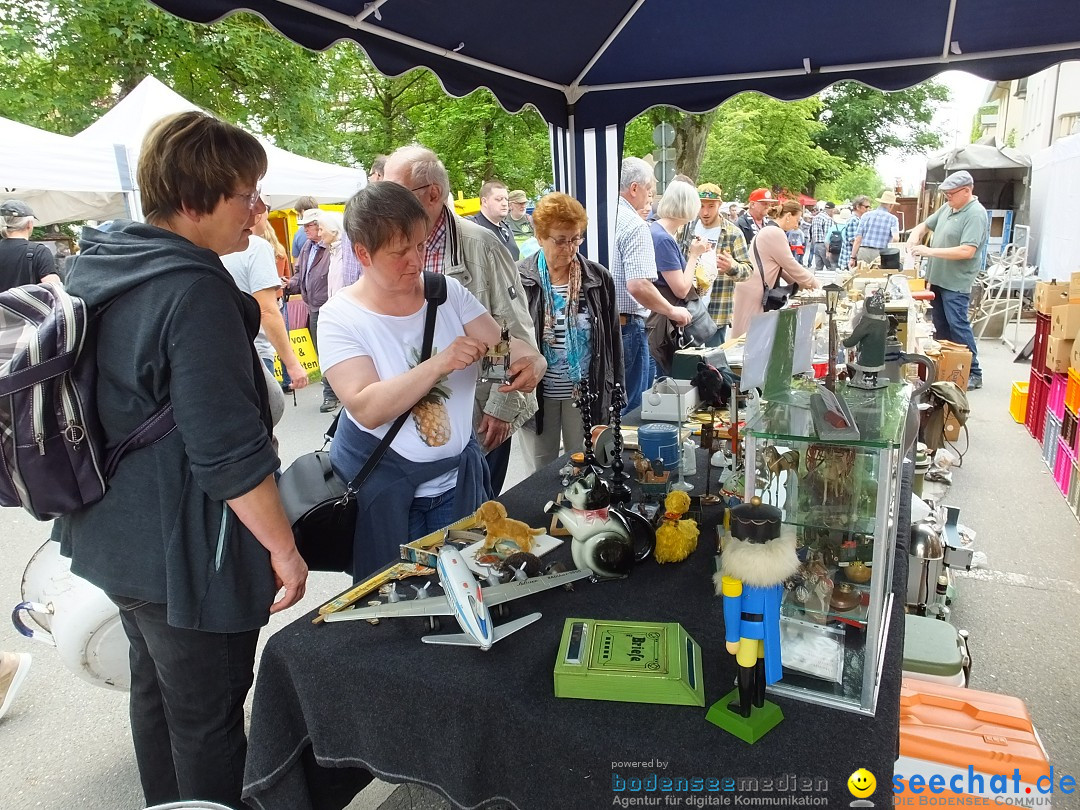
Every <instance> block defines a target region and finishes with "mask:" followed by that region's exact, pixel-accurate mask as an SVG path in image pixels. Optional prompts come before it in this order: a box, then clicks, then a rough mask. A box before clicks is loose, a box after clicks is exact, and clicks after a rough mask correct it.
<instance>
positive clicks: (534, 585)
mask: <svg viewBox="0 0 1080 810" xmlns="http://www.w3.org/2000/svg"><path fill="white" fill-rule="evenodd" d="M435 571H436V573H438V575H439V584H440V585H442V588H443V591H444V592H445V596H441V597H440V596H429V595H428V593H427V586H426V585H425V586H424V588H416V589H415V590H416V598H415V599H411V600H409V601H401V597H400V595H398V593H397V590H396V588H395V589H394V590H392V591H391V593H390V601H389V602H387V603H386V604H382V605H378V606H374V607H366V608H351V609H349V610H341V611H338V612H336V613H328V614H327V615H326V621H327V622H344V621H349V620H353V619H384V618H397V617H401V616H453V617H454V618H455V619H457V622H458V624H459V625H461V629H462V630H464V631H465V632H464V633H452V634H446V635H439V636H424V637H423V638H421V641H423V642H424V643H426V644H454V645H459V646H466V647H479V648H480V649H481V650H489V649H491V645H492V644H494V643H495V642H496V641H502V640H503V639H504V638H506V637H507V636H508V635H510V634H511V633H515V632H517V631H518V630H520V629H521V628H523V627H528V626H529V625H530V624H532V623H533V622H535V621H536V620H537V619H539V618H540V614H539V613H530V614H529V615H528V616H522V617H521V618H520V619H515V620H513V621H510V622H506V623H505V624H502V625H499V626H498V627H496V626H495V625H494V624H493V623H492V621H491V615H490V614H489V613H488V608H489V607H495V606H496V605H501V604H502V603H503V602H509V601H510V600H512V599H520V598H521V597H523V596H530V595H531V594H534V593H540V592H541V591H546V590H549V589H551V588H557V587H558V586H560V585H566V584H567V583H570V582H575V581H576V580H579V579H584V578H585V577H589V576H592V571H589V570H573V571H563V572H560V573H557V574H546V575H545V576H540V577H533V578H532V579H528V578H526V576H525V573H524V571H523V570H521V571H515V578H514V579H513V580H511V581H510V582H507V583H505V584H502V585H490V586H488V587H487V588H481V587H480V583H479V582H477V581H476V577H475V576H473V573H472V571H470V570H469V567H468V566H467V565H466V564H465V561H464V560H462V559H461V553H460V552H459V551H458V550H457V549H456V548H454V547H453V546H451V545H445V546H443V547H442V548H441V549H439V557H438V563H437V565H436V568H435ZM430 584H431V583H430V582H429V583H428V585H430Z"/></svg>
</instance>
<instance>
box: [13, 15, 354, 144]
mask: <svg viewBox="0 0 1080 810" xmlns="http://www.w3.org/2000/svg"><path fill="white" fill-rule="evenodd" d="M0 39H2V41H3V42H4V44H5V52H4V56H3V57H2V58H3V60H4V63H5V64H4V67H5V69H6V73H5V81H4V82H3V83H2V84H0V109H3V110H4V111H5V114H6V115H8V116H10V117H13V118H16V119H17V120H20V121H23V122H25V123H28V124H32V125H34V126H40V127H43V128H45V129H49V130H52V131H54V132H60V133H63V134H74V133H76V132H78V131H80V130H82V129H83V128H85V127H86V126H87V125H89V124H90V123H92V122H93V121H94V120H95V119H97V118H98V117H100V116H101V114H102V113H103V112H105V111H106V110H108V109H109V108H110V107H111V106H112V105H113V104H115V103H116V102H117V101H119V100H120V99H121V98H123V97H124V96H125V95H127V93H129V92H130V91H131V90H132V89H134V87H135V86H136V85H137V84H138V83H139V82H140V81H141V80H142V79H143V78H144V77H145V76H147V75H153V76H156V77H157V78H159V79H161V80H162V81H163V82H165V83H166V84H167V85H169V86H170V87H173V88H174V89H175V90H176V91H177V92H178V93H180V94H181V95H183V96H185V97H186V98H188V99H189V100H190V101H192V102H194V103H195V104H198V105H199V106H201V107H204V108H206V109H209V110H211V111H212V112H214V113H216V114H218V115H220V116H221V117H222V118H225V119H226V120H229V121H233V122H235V123H237V124H240V125H242V126H245V127H247V128H248V129H250V130H252V131H255V132H260V133H263V134H265V135H267V136H269V137H270V138H271V139H273V140H274V141H275V142H277V143H278V144H279V145H281V146H283V147H284V148H286V149H292V150H294V151H299V152H302V153H304V154H307V155H310V156H312V157H317V158H324V159H325V158H332V157H334V155H333V154H332V152H333V149H332V144H333V141H332V138H331V137H330V136H329V135H328V134H327V133H331V132H333V128H332V127H330V126H328V121H327V113H328V110H327V105H326V104H325V103H324V92H325V91H324V71H323V70H322V69H321V66H320V60H321V56H320V55H319V54H316V53H313V52H310V51H306V50H304V49H303V48H300V47H299V46H297V45H294V44H293V43H291V42H289V41H288V40H287V39H285V38H284V37H282V36H281V35H280V34H278V33H277V32H276V31H273V30H272V29H271V28H270V27H269V26H267V25H266V23H265V22H263V21H262V20H261V19H260V18H258V17H255V16H253V15H248V14H242V15H234V16H231V17H229V18H227V19H226V20H223V21H221V22H220V23H217V24H215V25H212V26H203V25H196V24H194V23H188V22H185V21H183V20H180V19H179V18H177V17H175V16H173V15H171V14H167V13H166V12H164V11H161V10H160V9H158V8H156V7H154V6H152V5H150V4H149V3H146V2H144V0H90V1H89V2H87V1H86V0H28V2H26V3H22V4H8V6H7V7H6V9H5V11H4V12H3V16H2V17H0ZM9 44H15V47H14V49H13V50H11V51H8V50H7V47H6V46H8V45H9ZM105 54H107V55H108V57H107V58H105V57H104V55H105Z"/></svg>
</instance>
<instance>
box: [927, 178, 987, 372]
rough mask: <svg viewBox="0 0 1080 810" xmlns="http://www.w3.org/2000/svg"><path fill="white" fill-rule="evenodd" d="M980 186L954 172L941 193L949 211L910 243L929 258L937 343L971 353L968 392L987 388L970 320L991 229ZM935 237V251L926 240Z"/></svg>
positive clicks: (940, 213) (942, 210)
mask: <svg viewBox="0 0 1080 810" xmlns="http://www.w3.org/2000/svg"><path fill="white" fill-rule="evenodd" d="M974 187H975V180H974V179H973V178H972V177H971V175H970V174H969V173H968V172H953V173H952V174H950V175H949V176H948V177H946V178H945V179H944V180H943V181H942V182H941V185H940V186H938V189H939V190H940V191H941V193H942V194H944V195H945V202H946V205H943V206H941V207H940V208H939V209H938V210H937V211H935V212H934V213H932V214H931V215H930V216H929V217H927V218H926V221H924V222H920V223H919V224H918V225H916V226H915V229H914V230H913V231H912V232H911V235H910V236H909V237H908V240H907V249H908V252H909V253H910V254H911V255H912V256H915V257H918V258H923V257H925V258H927V259H928V260H929V261H928V262H927V265H928V267H927V271H926V281H927V283H928V284H929V285H930V289H931V290H933V291H934V300H933V301H932V302H931V304H930V314H931V315H932V316H933V320H934V337H935V338H937V339H938V340H951V341H953V342H954V343H962V344H964V345H965V346H967V347H968V348H969V349H970V350H971V375H970V377H969V378H968V385H967V387H968V390H969V391H973V390H975V389H976V388H982V368H981V367H980V366H979V356H978V353H977V351H976V347H975V335H974V334H973V333H972V331H971V321H970V320H969V319H968V307H969V305H970V303H971V285H972V284H974V283H975V276H977V275H978V274H979V271H980V270H982V267H983V262H984V260H985V258H986V244H987V242H988V240H989V236H990V234H989V228H988V226H987V221H986V209H985V208H983V206H982V203H980V202H979V198H978V197H976V196H975V194H974ZM928 233H929V234H931V239H930V246H929V247H927V246H926V245H924V244H923V243H922V242H923V239H924V238H925V237H926V235H927V234H928Z"/></svg>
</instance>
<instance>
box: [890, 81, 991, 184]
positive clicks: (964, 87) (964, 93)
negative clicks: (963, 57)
mask: <svg viewBox="0 0 1080 810" xmlns="http://www.w3.org/2000/svg"><path fill="white" fill-rule="evenodd" d="M938 80H939V81H940V82H942V83H943V84H944V85H946V86H947V87H948V88H949V89H950V90H952V100H951V101H949V102H948V103H946V104H943V105H942V106H941V107H940V108H939V109H938V112H937V115H936V116H934V126H935V128H937V129H939V130H941V132H942V139H943V142H942V148H943V149H952V148H953V147H955V146H962V145H963V144H966V143H969V142H970V141H971V120H972V118H973V117H974V115H975V111H976V110H977V109H978V108H979V107H980V106H981V105H982V103H983V99H984V98H985V96H986V91H987V89H988V87H989V85H990V82H988V81H986V79H980V78H979V77H978V76H973V75H971V74H970V73H963V72H961V71H958V70H949V71H946V72H945V73H942V74H941V75H940V76H938ZM926 158H927V155H922V156H916V157H907V158H905V157H902V156H899V155H897V154H889V153H886V154H885V155H882V157H881V158H879V159H878V161H877V164H876V166H877V170H878V174H880V175H881V177H882V179H883V180H884V181H885V183H886V185H888V186H891V185H892V184H893V182H894V181H895V180H896V179H897V178H899V179H900V180H901V181H902V183H903V187H904V193H905V194H917V193H918V191H919V189H920V188H921V187H922V181H923V179H924V178H925V177H926Z"/></svg>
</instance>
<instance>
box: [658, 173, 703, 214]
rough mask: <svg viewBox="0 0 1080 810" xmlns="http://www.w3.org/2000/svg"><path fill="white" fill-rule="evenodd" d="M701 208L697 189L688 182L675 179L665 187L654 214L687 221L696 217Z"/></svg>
mask: <svg viewBox="0 0 1080 810" xmlns="http://www.w3.org/2000/svg"><path fill="white" fill-rule="evenodd" d="M700 210H701V198H699V197H698V193H697V189H696V188H694V187H693V186H692V185H690V184H689V183H683V182H682V181H681V180H676V181H675V182H673V183H672V184H671V185H670V186H668V187H667V191H665V192H664V196H663V197H661V198H660V203H659V205H657V206H656V215H657V216H658V217H666V218H668V219H681V220H684V221H686V222H689V221H690V220H692V219H695V218H697V215H698V212H699V211H700Z"/></svg>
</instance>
